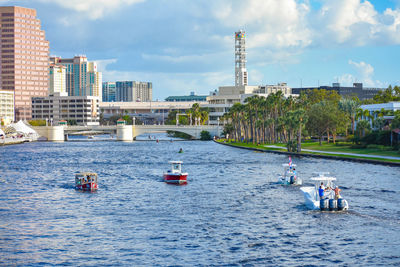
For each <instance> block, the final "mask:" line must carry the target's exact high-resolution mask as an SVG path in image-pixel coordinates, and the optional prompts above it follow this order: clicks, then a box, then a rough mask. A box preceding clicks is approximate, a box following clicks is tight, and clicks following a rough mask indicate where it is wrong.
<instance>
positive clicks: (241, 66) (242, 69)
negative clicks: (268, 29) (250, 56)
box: [235, 30, 247, 86]
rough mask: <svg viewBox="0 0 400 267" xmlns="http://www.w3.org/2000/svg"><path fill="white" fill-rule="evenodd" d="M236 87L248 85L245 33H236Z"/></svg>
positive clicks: (241, 31)
mask: <svg viewBox="0 0 400 267" xmlns="http://www.w3.org/2000/svg"><path fill="white" fill-rule="evenodd" d="M235 85H236V86H241V85H247V70H246V39H245V32H244V31H243V30H240V31H238V32H235Z"/></svg>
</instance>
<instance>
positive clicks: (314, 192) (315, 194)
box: [300, 173, 349, 211]
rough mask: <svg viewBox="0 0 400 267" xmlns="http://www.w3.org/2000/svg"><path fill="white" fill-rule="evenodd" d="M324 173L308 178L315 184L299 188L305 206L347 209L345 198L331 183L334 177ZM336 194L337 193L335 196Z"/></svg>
mask: <svg viewBox="0 0 400 267" xmlns="http://www.w3.org/2000/svg"><path fill="white" fill-rule="evenodd" d="M325 174H326V173H319V176H317V177H313V178H311V179H310V180H311V181H313V182H314V183H315V186H304V187H301V188H300V190H301V191H303V194H304V201H305V204H306V207H307V208H308V209H311V210H329V211H337V210H338V211H340V210H348V209H349V204H348V202H347V200H345V199H343V198H341V197H340V194H339V191H340V189H339V188H338V187H336V186H334V184H333V181H336V178H335V177H330V176H325ZM321 186H322V187H321ZM320 191H321V192H320ZM335 191H337V193H336V192H335ZM336 194H337V195H338V196H337V197H336Z"/></svg>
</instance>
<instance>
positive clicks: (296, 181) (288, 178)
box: [278, 163, 303, 185]
mask: <svg viewBox="0 0 400 267" xmlns="http://www.w3.org/2000/svg"><path fill="white" fill-rule="evenodd" d="M282 166H283V168H284V170H283V174H282V175H279V179H278V183H280V184H283V185H301V184H302V183H303V181H302V180H301V179H300V178H299V177H297V173H296V168H295V167H296V164H287V163H285V164H282Z"/></svg>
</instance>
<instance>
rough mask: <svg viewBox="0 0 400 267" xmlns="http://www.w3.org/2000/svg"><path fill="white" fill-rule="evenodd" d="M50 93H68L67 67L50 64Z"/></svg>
mask: <svg viewBox="0 0 400 267" xmlns="http://www.w3.org/2000/svg"><path fill="white" fill-rule="evenodd" d="M49 75H50V79H49V95H51V94H54V93H66V92H67V88H66V86H67V85H66V67H65V66H63V65H56V64H50V67H49Z"/></svg>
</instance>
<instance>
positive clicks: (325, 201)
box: [319, 198, 329, 210]
mask: <svg viewBox="0 0 400 267" xmlns="http://www.w3.org/2000/svg"><path fill="white" fill-rule="evenodd" d="M328 205H329V203H328V199H326V198H323V199H320V200H319V208H320V209H321V210H326V209H328Z"/></svg>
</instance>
